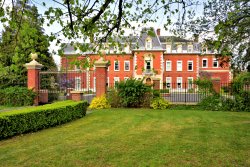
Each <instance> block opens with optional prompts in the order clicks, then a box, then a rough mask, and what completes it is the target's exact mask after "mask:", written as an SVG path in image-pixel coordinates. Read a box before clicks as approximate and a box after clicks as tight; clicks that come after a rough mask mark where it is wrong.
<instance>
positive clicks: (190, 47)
mask: <svg viewBox="0 0 250 167" xmlns="http://www.w3.org/2000/svg"><path fill="white" fill-rule="evenodd" d="M192 52H193V45H188V53H192Z"/></svg>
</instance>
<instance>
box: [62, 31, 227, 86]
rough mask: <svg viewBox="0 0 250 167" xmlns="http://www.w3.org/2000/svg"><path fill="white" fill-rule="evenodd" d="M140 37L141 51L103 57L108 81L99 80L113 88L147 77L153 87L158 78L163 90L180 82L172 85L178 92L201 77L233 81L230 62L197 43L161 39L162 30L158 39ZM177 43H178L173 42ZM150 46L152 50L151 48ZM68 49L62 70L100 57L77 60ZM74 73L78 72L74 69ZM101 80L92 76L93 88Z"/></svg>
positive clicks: (99, 71) (138, 49)
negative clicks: (149, 43) (218, 58)
mask: <svg viewBox="0 0 250 167" xmlns="http://www.w3.org/2000/svg"><path fill="white" fill-rule="evenodd" d="M140 38H141V39H140V40H138V41H137V42H138V43H139V48H135V47H134V48H133V47H132V46H131V48H130V51H129V52H126V53H125V54H124V53H123V54H114V53H106V55H105V56H103V58H104V59H105V60H106V61H108V62H109V64H110V66H109V68H108V71H107V77H106V78H105V79H104V78H99V80H100V81H101V82H105V83H106V82H107V83H108V85H109V86H113V85H114V84H115V82H116V81H122V80H124V79H126V78H130V77H133V78H137V79H143V78H145V80H144V81H145V82H146V80H147V83H150V82H151V84H153V80H154V79H155V78H157V80H159V86H160V88H162V87H163V86H164V85H165V86H166V85H167V83H169V82H171V83H179V84H173V85H172V88H173V89H175V88H177V86H178V87H179V88H185V85H184V83H188V82H190V81H194V80H195V79H197V78H199V77H208V78H211V79H216V80H221V81H223V82H230V81H231V72H230V69H229V63H224V65H223V66H221V61H220V60H217V59H216V55H215V54H212V53H209V54H204V53H201V52H200V50H201V48H200V47H201V44H199V43H197V42H196V41H190V40H184V39H180V38H177V37H171V38H170V37H165V36H160V30H157V34H156V36H155V37H149V36H147V34H141V36H140ZM148 39H151V40H148ZM170 39H171V40H170ZM168 40H169V41H171V42H169V41H168ZM174 40H175V41H176V42H173V41H174ZM143 41H145V43H143ZM147 41H151V42H152V43H151V45H147V44H146V43H147ZM148 46H150V48H147V47H148ZM169 48H170V49H169ZM67 49H68V50H65V55H66V56H67V60H66V56H63V57H62V59H61V65H62V68H65V67H66V66H69V64H70V62H71V61H74V60H75V59H78V60H82V59H85V58H86V57H88V58H89V61H90V62H95V61H97V60H98V59H99V58H100V56H99V55H97V54H93V53H91V54H89V53H88V54H87V53H85V54H82V56H79V57H76V56H75V53H74V50H73V49H71V50H70V47H69V48H67ZM71 70H74V67H73V68H72V69H71ZM89 70H95V71H96V72H98V73H104V71H103V70H104V69H97V68H90V69H89ZM105 75H106V74H105ZM105 75H103V76H105ZM82 77H86V76H82ZM97 77H99V76H97V75H96V73H94V74H93V75H91V76H89V78H90V81H89V82H90V85H89V87H90V88H91V89H93V90H95V89H96V87H98V84H99V82H96V80H97ZM100 77H102V76H100ZM164 83H165V84H164ZM157 85H158V83H157ZM82 87H84V88H86V87H87V86H86V84H83V85H82Z"/></svg>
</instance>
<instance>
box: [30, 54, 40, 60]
mask: <svg viewBox="0 0 250 167" xmlns="http://www.w3.org/2000/svg"><path fill="white" fill-rule="evenodd" d="M30 56H31V58H32V59H33V60H36V59H37V57H38V56H37V53H31V54H30Z"/></svg>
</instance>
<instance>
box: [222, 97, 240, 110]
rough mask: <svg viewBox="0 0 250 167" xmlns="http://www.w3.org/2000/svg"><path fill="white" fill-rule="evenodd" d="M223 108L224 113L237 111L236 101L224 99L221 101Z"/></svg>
mask: <svg viewBox="0 0 250 167" xmlns="http://www.w3.org/2000/svg"><path fill="white" fill-rule="evenodd" d="M221 103H222V107H221V110H223V111H236V110H237V109H236V106H237V105H236V103H235V100H234V99H230V98H222V99H221Z"/></svg>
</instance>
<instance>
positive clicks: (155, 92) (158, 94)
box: [153, 90, 160, 98]
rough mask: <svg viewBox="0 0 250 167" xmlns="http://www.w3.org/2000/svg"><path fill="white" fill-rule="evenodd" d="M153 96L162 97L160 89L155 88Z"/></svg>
mask: <svg viewBox="0 0 250 167" xmlns="http://www.w3.org/2000/svg"><path fill="white" fill-rule="evenodd" d="M153 97H154V98H157V97H160V91H159V90H153Z"/></svg>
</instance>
